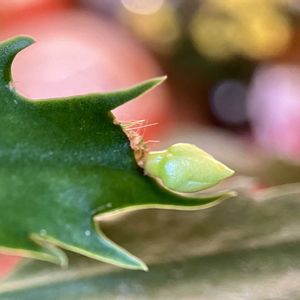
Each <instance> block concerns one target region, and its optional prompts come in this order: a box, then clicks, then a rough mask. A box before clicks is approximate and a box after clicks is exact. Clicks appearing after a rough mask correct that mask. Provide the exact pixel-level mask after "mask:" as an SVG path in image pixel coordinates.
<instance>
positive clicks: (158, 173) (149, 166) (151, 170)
mask: <svg viewBox="0 0 300 300" xmlns="http://www.w3.org/2000/svg"><path fill="white" fill-rule="evenodd" d="M145 172H146V174H148V175H150V176H152V177H157V178H159V179H161V180H162V182H163V184H164V185H165V186H166V187H167V188H169V189H171V190H174V191H177V192H183V193H190V192H198V191H201V190H203V189H206V188H209V187H211V186H213V185H216V184H217V183H219V182H220V181H221V180H223V179H225V178H227V177H230V176H231V175H233V173H234V171H233V170H231V169H229V168H228V167H226V166H225V165H224V164H222V163H220V162H219V161H217V160H216V159H214V158H213V157H212V156H211V155H210V154H208V153H207V152H205V151H203V150H201V149H199V148H198V147H196V146H194V145H191V144H175V145H173V146H171V147H169V148H168V149H166V150H164V151H155V152H150V153H149V154H148V155H147V157H146V160H145Z"/></svg>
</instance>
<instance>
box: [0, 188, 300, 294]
mask: <svg viewBox="0 0 300 300" xmlns="http://www.w3.org/2000/svg"><path fill="white" fill-rule="evenodd" d="M279 195H280V196H279ZM299 196H300V189H299V185H298V186H294V187H290V188H289V189H288V191H287V190H286V189H283V188H277V189H272V190H268V191H266V192H264V193H259V194H256V195H255V196H254V197H253V196H251V197H246V196H240V197H239V198H236V199H232V200H229V201H225V202H224V203H223V204H221V205H219V206H216V207H214V208H211V209H209V210H205V211H198V212H193V213H192V216H190V217H188V218H186V214H184V213H182V212H174V211H144V212H138V213H133V214H131V215H127V217H126V219H119V220H115V221H108V223H107V224H106V226H105V227H104V230H105V232H107V233H108V234H109V235H110V236H113V237H114V239H115V240H118V241H119V242H120V243H121V244H123V245H124V246H126V247H127V248H129V249H130V250H132V251H135V252H136V253H138V254H139V256H141V257H142V258H143V259H144V260H145V261H146V262H147V263H148V264H149V265H150V268H151V271H150V272H148V273H140V272H130V271H120V270H118V271H117V270H116V269H115V268H112V267H109V266H107V265H103V264H99V263H96V262H94V261H91V260H86V259H83V258H81V257H72V260H71V267H70V269H67V270H60V269H59V268H58V267H56V266H53V265H48V264H44V263H40V262H29V263H27V264H24V266H23V267H21V268H19V270H18V272H16V273H15V274H14V275H13V276H12V277H11V278H10V279H8V280H7V281H4V282H2V284H1V287H0V296H1V298H3V299H5V300H12V299H22V300H39V299H44V300H50V299H51V300H52V299H54V298H55V299H57V300H69V299H70V300H71V299H74V298H76V299H78V300H80V299H85V300H89V299H119V298H122V299H128V300H129V299H130V300H133V299H164V300H165V299H199V300H206V299H211V300H223V299H243V300H244V299H249V300H250V299H256V300H265V299H272V300H275V299H276V300H279V299H280V300H282V299H298V298H299V297H300V263H299V251H300V233H299V230H298V229H299V225H300V223H299V220H300V214H299V212H300V201H299ZM137 224H140V225H139V226H137ZM149 225H150V226H149ZM120 227H121V228H122V231H120V230H119V228H120ZM161 228H165V230H164V232H165V233H166V234H163V232H162V231H161ZM133 230H134V231H135V232H136V236H135V237H134V238H132V235H131V232H132V231H133ZM149 236H151V242H150V240H149ZM180 239H184V242H183V243H178V242H177V241H178V240H180Z"/></svg>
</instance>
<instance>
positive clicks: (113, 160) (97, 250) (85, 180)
mask: <svg viewBox="0 0 300 300" xmlns="http://www.w3.org/2000/svg"><path fill="white" fill-rule="evenodd" d="M32 43H33V40H32V39H31V38H29V37H17V38H13V39H11V40H8V41H5V42H3V43H2V44H1V46H0V105H1V109H0V126H1V127H0V163H1V168H0V212H1V217H0V250H1V251H2V252H9V253H16V254H19V255H21V256H26V257H33V258H37V259H41V260H46V261H50V262H55V263H58V264H61V265H65V264H66V263H67V258H66V256H65V254H64V252H63V251H62V250H61V249H66V250H70V251H73V252H76V253H80V254H83V255H86V256H88V257H91V258H94V259H97V260H100V261H104V262H108V263H111V264H115V265H118V266H121V267H125V268H130V269H144V270H146V269H147V267H146V265H145V264H144V263H143V262H142V261H140V260H139V259H138V258H136V257H134V256H133V255H131V254H130V253H128V252H127V251H126V250H124V249H122V248H121V247H119V246H117V245H116V244H114V243H113V242H112V241H110V240H109V239H108V238H107V237H105V236H104V234H103V233H102V232H101V229H100V228H99V227H98V225H97V223H96V222H95V219H97V220H99V219H101V216H104V215H107V214H111V213H116V212H121V211H124V210H129V209H130V210H133V209H141V208H150V207H153V208H175V209H202V208H207V207H210V206H212V205H214V204H217V203H219V202H220V201H222V200H223V199H224V198H227V197H229V196H232V193H231V192H226V193H222V194H217V195H202V196H199V195H198V196H194V195H192V196H188V195H187V193H188V192H196V191H200V190H202V189H205V188H208V187H210V186H213V185H215V184H216V183H218V182H219V181H220V180H222V179H224V178H227V177H228V176H230V175H232V173H233V171H231V170H230V169H228V168H227V167H226V166H224V165H223V164H221V163H219V162H218V161H216V160H215V159H214V158H213V157H211V156H210V155H209V154H207V153H206V152H204V151H202V150H200V149H198V148H197V147H195V146H193V145H188V144H176V145H173V146H171V147H170V148H169V149H167V150H165V151H158V152H149V153H148V152H147V149H146V147H145V144H143V143H142V142H141V141H140V139H137V138H136V135H135V134H134V133H133V132H132V131H131V130H130V127H127V126H124V125H122V124H119V123H118V122H117V120H115V118H114V116H113V114H112V113H111V110H113V109H114V108H116V107H118V106H120V105H122V104H124V103H126V102H127V101H130V100H131V99H133V98H136V97H138V96H139V95H141V94H143V93H145V92H146V91H148V90H149V89H152V88H153V87H155V86H156V85H158V84H160V83H161V82H162V80H163V78H155V79H152V80H148V81H145V82H143V83H141V84H139V85H136V86H134V87H131V88H129V89H127V90H123V91H118V92H113V93H108V94H89V95H83V96H74V97H69V98H61V99H47V100H40V101H39V100H37V101H32V100H30V99H26V98H24V97H23V96H21V95H19V94H18V93H17V92H16V91H15V90H14V88H13V87H12V84H11V64H12V61H13V59H14V57H15V55H16V54H17V53H18V52H19V51H21V50H22V49H23V48H25V47H27V46H29V45H30V44H32ZM136 140H138V141H139V142H138V143H136V142H135V141H136ZM178 192H181V193H178ZM137 226H138V224H137ZM149 226H151V224H149ZM120 230H121V228H120ZM132 234H134V232H133V233H132Z"/></svg>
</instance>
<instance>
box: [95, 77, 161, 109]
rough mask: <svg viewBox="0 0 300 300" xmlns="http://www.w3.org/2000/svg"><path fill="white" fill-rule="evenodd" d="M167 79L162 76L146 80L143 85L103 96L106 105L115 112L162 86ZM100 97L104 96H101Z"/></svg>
mask: <svg viewBox="0 0 300 300" xmlns="http://www.w3.org/2000/svg"><path fill="white" fill-rule="evenodd" d="M166 78H167V77H166V76H161V77H156V78H152V79H150V80H146V81H144V82H142V83H139V84H137V85H134V86H132V87H130V88H128V89H125V90H121V91H117V92H114V93H108V94H105V95H103V96H104V98H105V102H106V105H107V107H108V109H109V110H113V109H115V108H117V107H119V106H121V105H123V104H125V103H126V102H128V101H130V100H132V99H135V98H137V97H139V96H141V95H143V94H144V93H146V92H148V91H150V90H152V89H153V88H155V87H156V86H158V85H160V84H161V83H162V82H163V81H164V80H165V79H166ZM100 96H102V95H101V94H100Z"/></svg>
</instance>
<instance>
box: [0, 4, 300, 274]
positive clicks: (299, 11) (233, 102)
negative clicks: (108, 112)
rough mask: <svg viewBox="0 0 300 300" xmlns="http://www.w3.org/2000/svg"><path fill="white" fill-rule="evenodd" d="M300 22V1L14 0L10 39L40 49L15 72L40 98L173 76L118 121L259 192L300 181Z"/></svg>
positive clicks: (0, 28)
mask: <svg viewBox="0 0 300 300" xmlns="http://www.w3.org/2000/svg"><path fill="white" fill-rule="evenodd" d="M299 20H300V2H299V1H298V0H226V1H224V0H189V1H184V0H114V1H111V0H3V1H2V2H1V5H0V38H1V39H6V38H9V37H12V36H14V35H19V34H26V35H31V36H33V37H34V38H35V40H36V41H37V43H35V44H34V45H33V46H31V47H29V48H27V49H25V50H24V51H23V52H22V53H20V54H19V55H18V57H17V58H16V60H15V62H14V65H13V84H14V86H15V87H16V89H17V90H18V91H19V92H20V93H21V94H23V95H25V96H28V97H31V98H48V97H59V96H70V95H75V94H84V93H88V92H106V91H111V90H114V89H121V88H125V87H128V86H130V85H132V84H135V83H138V82H140V81H142V80H145V79H148V78H150V77H154V76H161V75H165V74H166V75H167V76H168V79H167V81H166V82H165V83H164V84H163V85H162V86H160V87H159V88H157V89H156V90H155V91H152V92H150V93H148V94H147V95H145V96H143V97H141V98H140V99H138V100H134V101H132V102H131V103H129V104H127V105H125V106H123V107H121V108H118V109H117V110H116V111H115V112H114V114H115V115H116V117H117V118H118V120H120V121H123V122H134V121H138V120H144V121H143V123H142V124H143V126H141V127H142V128H138V129H137V131H138V132H139V133H140V134H141V135H143V136H144V138H145V140H149V141H150V143H149V145H150V147H153V148H163V147H165V146H166V145H169V144H171V143H174V142H179V141H180V142H191V143H194V144H197V145H198V146H200V147H202V148H204V149H205V150H207V151H209V152H210V153H212V154H213V155H215V156H216V157H217V158H218V159H220V160H222V161H223V162H224V163H226V164H227V165H229V166H230V167H231V168H233V169H235V170H237V177H236V178H235V179H234V180H235V183H234V185H239V184H241V186H244V185H247V186H248V185H249V180H247V178H255V183H253V181H251V186H250V188H251V189H252V190H253V191H255V190H259V189H262V188H264V187H269V186H273V185H279V184H286V183H295V182H299V181H300V43H299V36H300V22H299ZM157 141H160V143H158V142H157ZM238 180H240V181H238ZM237 181H238V182H237ZM3 261H4V262H6V264H7V265H8V263H9V262H8V259H7V258H6V257H5V258H3ZM13 263H14V260H13V259H12V260H11V264H13ZM0 266H1V267H0V273H1V272H2V273H4V272H5V268H6V265H5V263H1V259H0Z"/></svg>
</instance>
